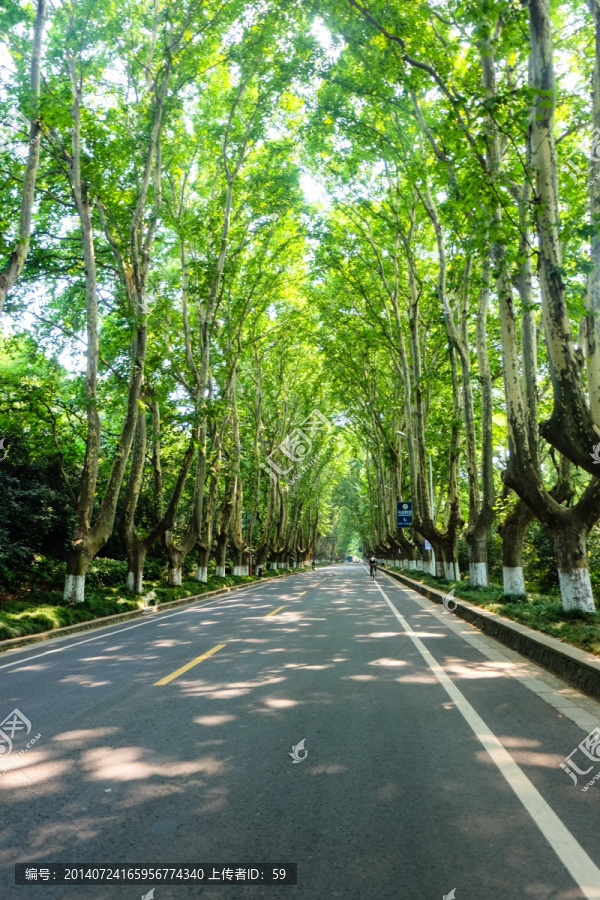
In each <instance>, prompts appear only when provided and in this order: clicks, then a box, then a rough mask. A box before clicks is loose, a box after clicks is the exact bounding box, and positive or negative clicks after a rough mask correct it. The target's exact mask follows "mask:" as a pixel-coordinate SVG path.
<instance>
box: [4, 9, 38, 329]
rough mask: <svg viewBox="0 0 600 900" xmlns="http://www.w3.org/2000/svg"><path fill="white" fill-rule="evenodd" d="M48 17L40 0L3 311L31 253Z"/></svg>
mask: <svg viewBox="0 0 600 900" xmlns="http://www.w3.org/2000/svg"><path fill="white" fill-rule="evenodd" d="M45 18H46V0H37V11H36V16H35V24H34V26H33V46H32V53H31V76H30V86H31V105H32V106H33V107H34V108H33V116H32V118H31V124H30V128H29V151H28V154H27V164H26V166H25V175H24V178H23V188H22V191H21V213H20V217H19V231H18V235H17V239H16V241H15V243H14V245H13V248H12V250H11V252H10V256H9V258H8V262H7V263H6V265H5V266H4V268H3V269H2V271H0V315H1V314H2V310H3V308H4V301H5V300H6V295H7V294H8V292H9V291H10V289H11V288H12V287H13V286H14V285H15V283H16V282H17V280H18V278H19V276H20V274H21V272H22V271H23V266H24V265H25V260H26V259H27V254H28V253H29V243H30V240H31V217H32V211H33V199H34V195H35V183H36V179H37V171H38V166H39V162H40V144H41V138H42V130H41V127H40V122H39V115H40V111H39V109H38V105H39V99H40V71H41V55H42V40H43V36H44V22H45Z"/></svg>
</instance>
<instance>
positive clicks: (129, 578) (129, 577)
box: [125, 572, 135, 591]
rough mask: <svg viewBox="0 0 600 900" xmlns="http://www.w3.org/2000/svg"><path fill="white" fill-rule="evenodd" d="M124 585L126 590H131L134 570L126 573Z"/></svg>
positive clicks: (133, 583) (133, 582)
mask: <svg viewBox="0 0 600 900" xmlns="http://www.w3.org/2000/svg"><path fill="white" fill-rule="evenodd" d="M125 587H126V588H127V590H128V591H132V590H133V589H134V587H135V572H128V573H127V581H126V582H125Z"/></svg>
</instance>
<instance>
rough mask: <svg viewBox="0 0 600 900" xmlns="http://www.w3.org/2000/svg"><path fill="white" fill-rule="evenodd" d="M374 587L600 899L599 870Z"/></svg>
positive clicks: (565, 860) (555, 845)
mask: <svg viewBox="0 0 600 900" xmlns="http://www.w3.org/2000/svg"><path fill="white" fill-rule="evenodd" d="M377 587H378V588H379V590H380V591H381V594H382V595H383V598H384V599H385V601H386V603H387V605H388V606H389V607H390V609H391V611H392V612H393V613H394V615H395V616H396V618H397V619H398V621H399V622H400V624H401V625H402V627H403V629H404V631H405V632H406V634H407V635H408V637H409V638H410V639H411V641H412V642H413V644H414V645H415V647H416V648H417V650H418V651H419V653H420V654H421V656H422V657H423V659H424V660H425V662H426V663H427V665H428V666H429V668H430V669H431V671H432V672H433V674H434V675H435V676H436V678H437V680H438V681H439V682H440V684H441V685H442V687H443V688H444V690H445V691H446V693H447V694H448V696H449V697H450V698H451V700H453V701H454V703H455V705H456V708H457V709H458V710H459V712H460V713H461V714H462V715H463V717H464V719H465V721H466V722H467V723H468V725H470V727H471V728H472V730H473V732H474V734H475V736H476V737H477V738H478V739H479V740H480V741H481V743H482V744H483V746H484V748H485V749H486V750H487V752H488V753H489V755H490V757H491V758H492V760H493V762H494V763H495V764H496V765H497V767H498V768H499V769H500V772H501V773H502V775H503V776H504V778H505V779H506V781H507V782H508V783H509V785H510V787H511V788H512V789H513V791H514V792H515V794H516V795H517V797H518V798H519V800H520V801H521V803H522V804H523V806H524V807H525V809H526V810H527V812H528V813H529V815H530V816H531V817H532V819H533V821H534V822H535V824H536V825H537V827H538V828H539V829H540V831H541V832H542V834H543V835H544V837H545V838H546V840H547V841H548V843H549V844H550V846H551V847H552V849H553V850H554V852H555V853H556V855H557V856H558V858H559V859H560V861H561V862H562V864H563V865H564V866H565V868H566V869H567V871H568V872H569V873H570V875H571V877H572V878H573V880H574V881H575V882H576V884H577V885H578V886H579V889H580V890H581V891H582V893H583V896H584V897H587V898H589V900H600V869H598V867H597V866H596V865H595V863H594V862H593V861H592V860H591V859H590V857H589V856H588V855H587V853H586V852H585V850H584V849H583V847H582V846H581V845H580V844H579V843H578V842H577V841H576V840H575V838H574V837H573V835H572V834H571V832H570V831H569V829H568V828H567V827H566V825H564V824H563V823H562V822H561V820H560V819H559V818H558V816H557V815H556V813H555V812H554V811H553V810H552V809H551V808H550V806H548V804H547V803H546V801H545V800H544V798H543V797H542V795H541V794H540V792H539V791H538V790H537V788H535V787H534V785H533V784H532V783H531V781H530V780H529V778H528V777H527V775H525V773H524V772H523V770H522V769H520V768H519V766H518V765H517V764H516V762H515V761H514V759H513V758H512V756H511V755H510V754H509V753H507V751H506V750H505V749H504V747H503V746H502V744H501V743H500V741H499V740H498V738H497V737H496V735H495V734H493V732H492V731H491V730H490V728H489V727H488V726H487V725H486V723H485V722H484V721H483V719H482V718H481V716H480V715H479V713H477V712H476V711H475V709H474V708H473V707H472V706H471V704H470V703H469V701H468V700H467V698H466V697H465V696H464V694H462V693H461V691H460V690H459V689H458V687H457V686H456V684H455V683H454V682H453V681H452V679H451V678H450V677H449V676H448V675H447V674H446V672H445V671H444V669H443V667H442V666H441V665H440V664H439V663H438V662H437V660H436V659H435V657H434V656H433V655H432V654H431V653H430V652H429V650H428V649H427V647H426V646H425V645H424V644H423V642H422V641H421V640H420V638H418V637H417V635H416V634H415V632H414V631H413V630H412V629H411V628H410V626H409V624H408V622H407V621H406V620H405V619H404V617H403V616H402V615H401V614H400V613H399V612H398V610H397V609H396V607H395V606H394V604H393V603H392V601H391V600H390V598H389V597H388V596H387V594H386V593H385V591H384V590H383V589H382V588H381V587H380V585H379V584H378V585H377Z"/></svg>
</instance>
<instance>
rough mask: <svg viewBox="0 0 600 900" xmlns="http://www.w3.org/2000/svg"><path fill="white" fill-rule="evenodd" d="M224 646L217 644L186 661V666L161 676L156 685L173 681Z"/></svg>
mask: <svg viewBox="0 0 600 900" xmlns="http://www.w3.org/2000/svg"><path fill="white" fill-rule="evenodd" d="M223 647H225V644H217V645H216V647H213V648H212V650H207V652H206V653H203V654H202V656H197V657H196V659H193V660H192V661H191V662H189V663H186V664H185V666H182V667H181V668H180V669H177V670H176V671H175V672H171V674H170V675H166V676H165V677H164V678H161V679H160V681H155V682H154V686H155V687H156V685H157V684H168V683H169V682H170V681H173V679H174V678H177V676H178V675H183V673H184V672H187V670H188V669H191V668H192V666H197V665H198V663H200V662H202V660H203V659H207V658H208V657H209V656H212V655H213V653H216V652H217V651H218V650H222V649H223Z"/></svg>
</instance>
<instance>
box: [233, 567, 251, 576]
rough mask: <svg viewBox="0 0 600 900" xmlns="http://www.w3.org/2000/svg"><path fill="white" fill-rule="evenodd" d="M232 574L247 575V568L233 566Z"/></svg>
mask: <svg viewBox="0 0 600 900" xmlns="http://www.w3.org/2000/svg"><path fill="white" fill-rule="evenodd" d="M233 574H234V575H247V574H248V566H234V567H233Z"/></svg>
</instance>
